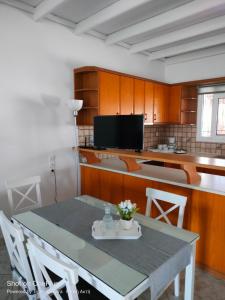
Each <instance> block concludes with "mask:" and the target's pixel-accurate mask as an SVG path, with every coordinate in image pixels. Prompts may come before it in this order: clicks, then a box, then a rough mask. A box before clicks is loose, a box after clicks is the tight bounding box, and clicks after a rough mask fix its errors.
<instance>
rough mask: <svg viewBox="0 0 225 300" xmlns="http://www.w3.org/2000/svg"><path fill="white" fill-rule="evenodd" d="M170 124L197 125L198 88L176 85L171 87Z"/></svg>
mask: <svg viewBox="0 0 225 300" xmlns="http://www.w3.org/2000/svg"><path fill="white" fill-rule="evenodd" d="M169 101H170V102H169V122H170V123H174V124H188V125H193V124H196V119H197V87H196V86H193V85H174V86H172V87H170V100H169Z"/></svg>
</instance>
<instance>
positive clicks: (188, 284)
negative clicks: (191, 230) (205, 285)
mask: <svg viewBox="0 0 225 300" xmlns="http://www.w3.org/2000/svg"><path fill="white" fill-rule="evenodd" d="M195 250H196V242H194V244H192V253H191V262H190V264H189V265H188V266H187V267H186V269H185V290H184V300H193V299H194V282H195Z"/></svg>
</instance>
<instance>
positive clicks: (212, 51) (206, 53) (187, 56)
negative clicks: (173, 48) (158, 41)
mask: <svg viewBox="0 0 225 300" xmlns="http://www.w3.org/2000/svg"><path fill="white" fill-rule="evenodd" d="M223 53H225V45H219V46H215V47H212V48H207V49H202V50H196V51H194V52H189V53H184V54H180V55H176V56H174V57H170V58H167V59H165V64H166V65H168V66H169V65H173V64H179V63H182V62H187V61H192V60H196V59H201V58H205V57H211V56H215V55H220V54H223Z"/></svg>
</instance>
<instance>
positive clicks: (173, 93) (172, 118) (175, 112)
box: [169, 85, 182, 124]
mask: <svg viewBox="0 0 225 300" xmlns="http://www.w3.org/2000/svg"><path fill="white" fill-rule="evenodd" d="M181 93H182V86H181V85H174V86H172V87H171V88H170V99H169V122H170V123H173V124H180V121H181Z"/></svg>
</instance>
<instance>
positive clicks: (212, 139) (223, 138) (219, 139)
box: [196, 92, 225, 143]
mask: <svg viewBox="0 0 225 300" xmlns="http://www.w3.org/2000/svg"><path fill="white" fill-rule="evenodd" d="M209 94H213V107H212V123H211V136H209V137H204V136H202V135H201V131H202V130H201V129H202V128H201V119H202V108H203V98H204V94H200V95H198V108H197V135H196V141H197V142H208V143H225V135H217V134H216V132H217V122H218V119H217V118H218V107H219V101H216V100H218V98H225V93H224V92H222V93H221V92H220V93H209Z"/></svg>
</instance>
